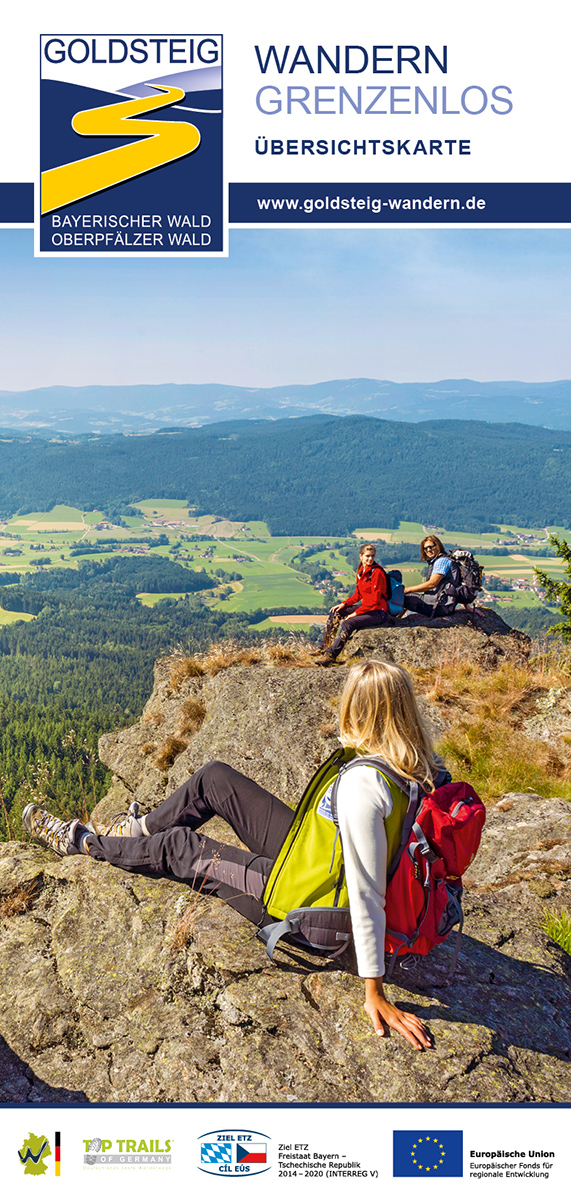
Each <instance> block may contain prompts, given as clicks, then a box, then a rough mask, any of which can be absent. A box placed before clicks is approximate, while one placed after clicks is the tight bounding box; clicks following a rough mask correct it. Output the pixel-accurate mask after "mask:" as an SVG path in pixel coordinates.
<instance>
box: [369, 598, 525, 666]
mask: <svg viewBox="0 0 571 1200" xmlns="http://www.w3.org/2000/svg"><path fill="white" fill-rule="evenodd" d="M530 649H531V640H530V638H529V637H528V636H527V634H526V633H522V632H521V630H519V629H511V628H510V626H509V625H506V623H505V621H502V618H501V617H500V616H499V614H498V613H496V612H494V610H493V609H492V608H476V609H474V611H473V612H467V611H466V610H465V609H459V610H458V611H457V612H455V613H453V614H452V616H451V617H437V618H435V619H434V620H430V619H429V618H427V617H421V616H418V615H417V614H414V615H411V616H409V617H405V619H404V620H402V621H398V622H397V624H396V625H395V626H393V627H389V628H387V629H380V630H376V629H367V630H363V632H362V633H356V634H354V636H353V637H352V638H351V640H350V642H349V643H348V645H347V650H348V651H349V652H350V653H351V655H352V656H356V657H360V658H361V657H363V658H370V657H372V656H373V655H377V656H378V657H380V658H385V659H388V661H389V662H397V663H402V664H403V666H411V667H436V666H438V664H439V663H440V662H442V661H443V659H447V658H448V659H450V658H452V659H457V660H468V661H470V662H473V663H477V664H478V666H480V667H481V668H482V670H491V669H493V668H494V667H498V666H499V665H500V663H502V662H510V663H513V664H514V665H515V666H524V665H525V664H526V662H527V660H528V658H529V654H530Z"/></svg>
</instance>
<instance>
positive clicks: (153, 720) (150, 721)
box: [142, 708, 165, 728]
mask: <svg viewBox="0 0 571 1200" xmlns="http://www.w3.org/2000/svg"><path fill="white" fill-rule="evenodd" d="M164 719H165V714H164V713H163V712H161V710H160V709H159V708H155V709H153V711H152V712H150V713H147V715H146V717H143V718H142V720H143V721H144V722H145V724H146V725H153V726H154V727H155V728H156V727H157V725H162V724H163V723H164Z"/></svg>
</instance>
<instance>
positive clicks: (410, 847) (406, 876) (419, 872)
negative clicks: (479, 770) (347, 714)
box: [332, 757, 486, 977]
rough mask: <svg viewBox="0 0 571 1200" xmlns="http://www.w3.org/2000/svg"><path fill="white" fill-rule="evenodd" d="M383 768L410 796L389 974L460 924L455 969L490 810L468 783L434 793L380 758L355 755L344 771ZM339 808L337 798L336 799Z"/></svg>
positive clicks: (391, 879)
mask: <svg viewBox="0 0 571 1200" xmlns="http://www.w3.org/2000/svg"><path fill="white" fill-rule="evenodd" d="M364 763H365V764H368V765H370V766H374V767H377V769H378V770H379V771H381V773H382V774H383V775H386V776H387V777H388V778H389V779H391V780H392V781H393V782H394V783H396V784H397V786H398V787H400V788H401V789H402V791H404V792H405V793H407V794H408V795H409V803H408V808H407V812H406V817H405V821H404V825H403V831H402V836H401V841H400V845H399V848H398V850H397V852H396V854H395V855H394V857H393V859H392V862H391V863H390V864H389V868H388V871H387V892H386V899H385V916H386V936H385V950H386V952H387V955H390V965H389V968H388V972H387V974H388V975H390V974H391V972H392V970H393V967H394V965H395V962H396V960H397V958H398V959H400V960H401V962H400V965H401V966H402V967H407V966H412V965H413V963H414V962H415V961H416V960H417V959H418V958H420V957H423V956H424V955H425V954H428V952H429V950H432V947H433V946H437V945H438V944H439V942H443V941H445V939H446V938H447V937H448V934H449V933H450V932H451V930H452V929H453V928H454V926H455V925H456V926H458V937H457V941H456V947H455V951H454V956H453V960H452V965H451V968H450V972H449V977H450V975H452V973H453V972H454V969H455V967H456V961H457V958H458V952H459V949H460V937H461V934H462V925H463V921H464V914H463V912H462V904H461V898H462V875H463V874H464V872H465V871H466V870H467V868H468V867H469V865H470V863H471V862H472V860H473V859H474V857H475V854H476V851H477V849H478V846H479V845H480V838H481V836H482V829H483V826H484V822H485V820H486V810H485V808H484V805H483V803H482V801H481V800H480V798H479V796H477V795H476V792H475V791H474V789H473V788H472V787H471V785H470V784H468V783H446V784H444V785H443V786H442V787H437V788H436V789H435V790H434V791H433V792H429V793H428V795H423V794H422V792H421V790H420V788H419V786H418V784H416V783H411V782H410V780H406V779H403V778H402V777H401V776H399V775H397V774H396V773H395V772H394V771H393V770H392V768H390V767H388V766H387V764H386V763H383V762H381V760H380V759H378V758H373V757H370V758H369V757H367V758H365V757H359V758H354V759H352V761H351V762H350V763H347V764H346V765H345V766H344V767H342V768H341V773H340V774H344V773H345V771H350V770H351V768H352V767H353V766H357V765H360V766H362V765H363V764H364ZM332 807H334V801H333V802H332Z"/></svg>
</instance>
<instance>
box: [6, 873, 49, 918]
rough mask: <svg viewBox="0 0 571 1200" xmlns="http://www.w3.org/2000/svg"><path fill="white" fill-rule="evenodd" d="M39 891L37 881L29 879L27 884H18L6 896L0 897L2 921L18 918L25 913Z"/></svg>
mask: <svg viewBox="0 0 571 1200" xmlns="http://www.w3.org/2000/svg"><path fill="white" fill-rule="evenodd" d="M40 890H41V889H40V884H39V881H38V880H37V879H30V880H28V882H27V883H20V884H18V886H17V887H15V888H14V890H13V891H12V892H9V893H8V895H7V896H2V899H1V900H0V917H1V918H3V919H4V920H9V919H10V918H11V917H19V916H21V915H22V913H25V912H27V911H28V909H29V908H31V907H32V904H33V903H34V900H35V899H36V897H37V896H38V895H39V892H40Z"/></svg>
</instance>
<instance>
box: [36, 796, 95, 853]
mask: <svg viewBox="0 0 571 1200" xmlns="http://www.w3.org/2000/svg"><path fill="white" fill-rule="evenodd" d="M22 824H23V826H24V829H25V830H26V832H27V833H29V834H30V835H31V837H33V838H34V839H35V840H36V842H41V843H42V846H47V847H48V850H55V852H56V854H59V855H60V858H65V857H66V855H68V854H81V853H82V850H81V848H80V847H81V839H82V835H83V834H86V833H88V832H89V830H88V829H86V827H85V825H82V823H81V821H80V820H79V818H78V817H76V818H75V820H73V821H61V820H60V819H59V817H53V816H52V814H51V813H49V812H47V811H46V809H45V808H40V806H39V804H27V805H26V807H25V809H24V811H23V813H22Z"/></svg>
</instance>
